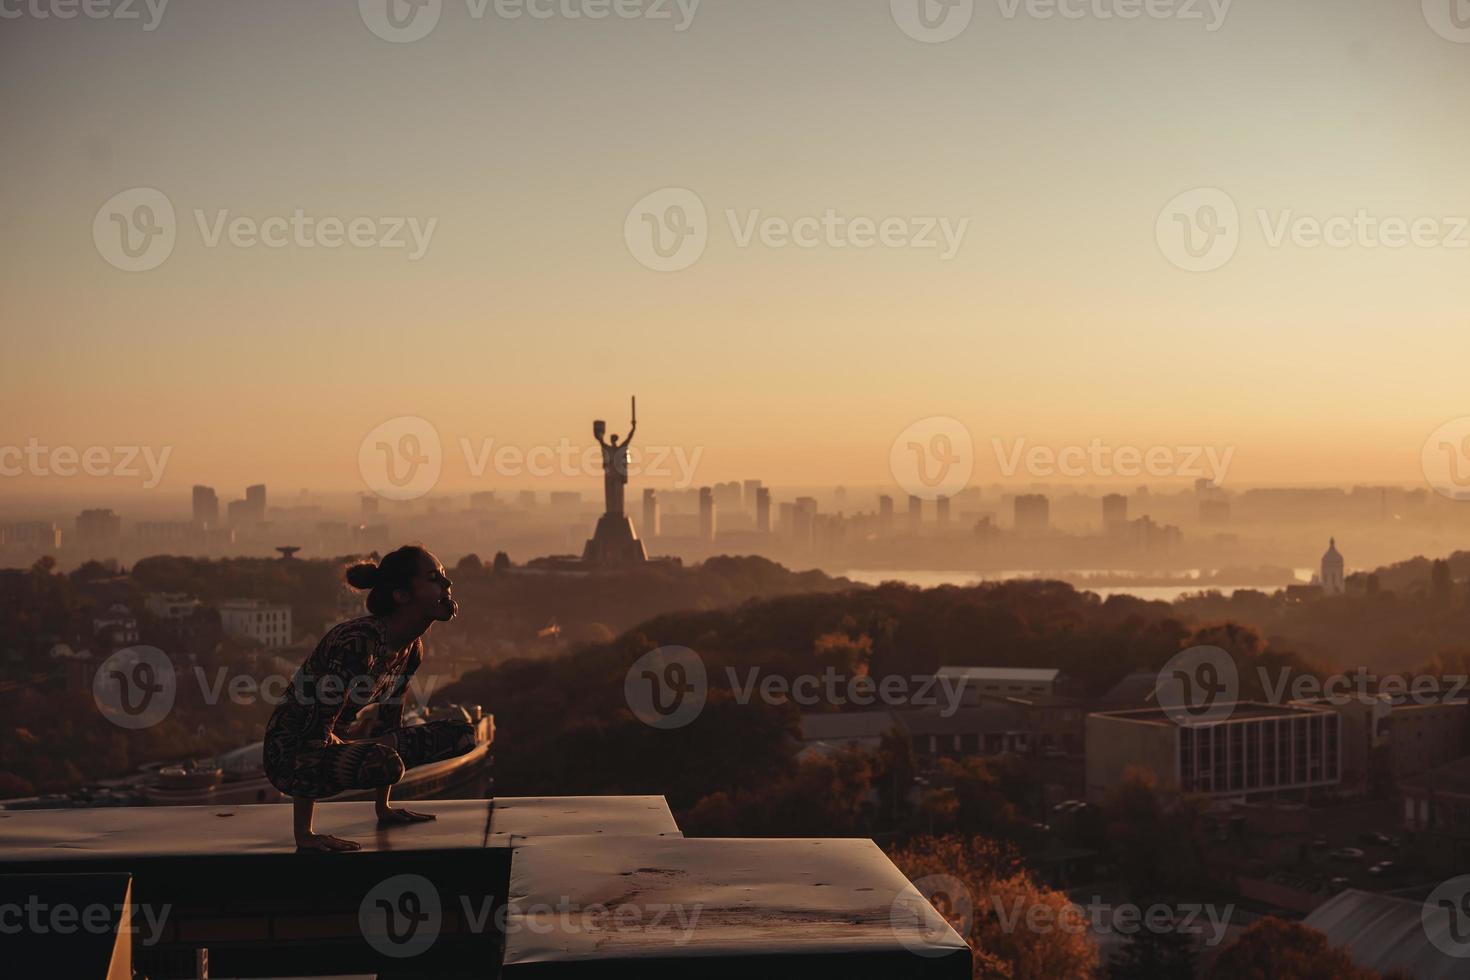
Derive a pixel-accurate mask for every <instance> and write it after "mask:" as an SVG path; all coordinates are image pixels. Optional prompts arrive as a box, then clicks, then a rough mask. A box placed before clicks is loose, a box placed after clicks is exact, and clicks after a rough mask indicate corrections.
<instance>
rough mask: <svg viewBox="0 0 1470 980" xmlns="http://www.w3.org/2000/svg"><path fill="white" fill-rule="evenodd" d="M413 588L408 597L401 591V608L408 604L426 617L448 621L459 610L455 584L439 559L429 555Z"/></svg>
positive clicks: (416, 577) (438, 620)
mask: <svg viewBox="0 0 1470 980" xmlns="http://www.w3.org/2000/svg"><path fill="white" fill-rule="evenodd" d="M412 585H413V588H412V590H411V591H409V592H408V594H407V598H404V597H403V593H401V592H400V594H399V597H400V600H401V605H400V608H402V607H403V606H407V607H408V608H410V609H413V610H414V611H415V612H417V613H418V614H419V615H420V616H422V617H423V618H425V619H428V620H432V621H436V622H441V623H447V622H449V620H451V619H453V618H454V616H455V613H457V612H459V603H457V602H455V601H454V595H453V593H452V591H451V590H452V589H453V584H452V583H451V582H450V581H449V575H448V574H447V573H446V572H445V571H444V566H443V565H441V564H440V563H439V559H437V558H435V557H434V556H433V555H429V556H428V557H427V558H425V559H424V564H423V567H422V568H421V569H420V571H419V574H418V575H417V576H415V577H414V580H413V583H412Z"/></svg>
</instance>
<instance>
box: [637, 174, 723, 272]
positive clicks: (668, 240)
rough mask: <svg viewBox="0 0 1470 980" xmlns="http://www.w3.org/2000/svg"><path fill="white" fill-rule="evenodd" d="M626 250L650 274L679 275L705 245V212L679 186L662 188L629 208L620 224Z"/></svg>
mask: <svg viewBox="0 0 1470 980" xmlns="http://www.w3.org/2000/svg"><path fill="white" fill-rule="evenodd" d="M623 240H624V241H625V242H626V243H627V245H628V251H629V252H631V253H632V254H633V258H635V259H637V260H638V261H639V263H640V264H642V265H643V266H644V267H645V268H649V269H652V270H653V271H654V272H681V271H683V270H684V269H687V268H689V267H690V266H691V265H693V264H694V263H696V262H698V261H699V260H700V258H701V257H702V256H703V255H704V250H705V248H706V247H707V246H708V245H709V212H708V211H706V210H705V206H704V201H703V199H701V198H700V196H699V195H698V194H696V193H694V192H693V191H691V190H688V189H686V188H683V187H665V188H664V189H663V190H659V191H654V192H653V193H652V194H649V195H648V196H647V197H645V198H643V199H642V200H641V201H639V202H638V203H637V204H635V205H633V207H632V209H631V210H629V211H628V217H627V220H626V221H624V222H623Z"/></svg>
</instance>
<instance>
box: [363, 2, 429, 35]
mask: <svg viewBox="0 0 1470 980" xmlns="http://www.w3.org/2000/svg"><path fill="white" fill-rule="evenodd" d="M357 12H358V13H359V14H361V15H362V22H363V23H364V24H366V25H367V29H368V30H370V31H372V32H373V33H374V34H376V35H377V36H378V37H380V38H382V39H383V40H385V41H392V42H393V43H394V44H409V43H411V42H413V41H420V40H422V39H424V38H426V37H428V36H429V34H430V32H431V31H433V30H434V28H435V27H437V26H438V25H439V15H440V14H442V13H443V12H444V0H357Z"/></svg>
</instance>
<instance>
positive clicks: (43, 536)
mask: <svg viewBox="0 0 1470 980" xmlns="http://www.w3.org/2000/svg"><path fill="white" fill-rule="evenodd" d="M0 545H7V546H9V547H12V548H31V549H35V550H37V551H54V550H55V549H57V548H60V547H61V528H59V527H57V526H56V525H55V524H52V523H51V522H49V521H16V522H13V523H9V524H0Z"/></svg>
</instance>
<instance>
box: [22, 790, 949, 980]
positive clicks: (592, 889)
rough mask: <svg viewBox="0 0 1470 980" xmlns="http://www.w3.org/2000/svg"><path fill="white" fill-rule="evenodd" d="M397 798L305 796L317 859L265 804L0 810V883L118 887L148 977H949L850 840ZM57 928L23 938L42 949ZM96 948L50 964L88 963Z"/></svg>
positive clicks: (889, 873)
mask: <svg viewBox="0 0 1470 980" xmlns="http://www.w3.org/2000/svg"><path fill="white" fill-rule="evenodd" d="M412 805H413V808H414V809H416V810H420V811H424V812H429V813H433V814H435V815H436V816H437V818H438V819H437V820H436V821H434V822H433V823H430V824H421V825H417V826H400V827H395V828H392V829H387V830H383V829H379V828H378V826H377V824H376V821H375V820H374V818H373V812H372V807H371V806H370V805H368V804H364V803H360V802H358V803H320V804H318V805H317V814H316V829H317V830H318V831H322V832H328V833H334V834H338V835H340V836H343V837H348V838H351V839H353V840H357V841H359V842H360V843H361V844H362V850H361V851H357V852H348V853H337V854H319V853H300V852H298V851H297V850H296V848H295V846H294V843H293V841H292V837H291V809H290V807H287V806H283V805H264V806H215V807H184V806H180V807H101V808H94V809H71V810H25V811H0V890H6V891H12V890H13V889H14V887H15V886H16V884H17V882H23V881H27V880H30V879H29V878H26V879H22V878H20V877H18V876H38V875H44V876H48V877H50V878H56V879H72V880H74V881H83V880H84V879H85V881H86V887H98V886H99V885H101V886H106V887H107V888H110V889H111V890H112V891H114V892H115V891H117V890H118V889H119V888H122V887H130V888H131V894H132V902H133V903H134V905H135V907H137V908H139V909H142V910H144V913H143V914H144V915H145V917H147V918H148V921H149V924H150V928H149V929H141V928H140V929H139V931H138V932H137V933H136V934H134V935H133V936H132V937H131V952H130V954H129V955H130V957H131V961H132V965H133V966H136V967H137V968H138V969H139V970H141V971H142V972H146V973H150V974H151V975H154V976H184V975H188V976H194V975H195V974H193V973H189V974H182V973H178V972H166V971H169V970H173V971H176V970H177V969H178V966H177V964H178V963H180V962H183V961H192V957H193V955H195V951H197V950H200V949H207V950H208V956H209V962H210V968H211V970H212V971H213V972H214V974H216V975H219V976H257V977H286V976H305V975H325V974H337V975H341V974H348V973H357V974H365V975H377V974H379V973H383V974H387V973H392V974H393V975H395V976H397V975H400V974H402V973H403V971H404V969H405V968H406V967H412V971H410V972H413V975H420V974H422V975H425V976H434V977H436V978H439V980H450V978H469V977H477V978H492V980H493V978H495V977H502V976H503V977H522V976H549V975H552V974H554V975H556V976H558V977H563V976H568V977H575V976H594V975H595V976H599V977H600V976H608V975H627V974H626V972H625V971H627V970H628V969H629V968H630V967H631V962H630V961H634V960H636V961H637V964H636V970H637V972H638V975H639V976H640V978H644V980H656V978H662V977H675V976H677V977H686V976H688V975H689V974H690V973H691V972H693V971H694V970H696V969H697V970H698V973H699V975H700V977H701V978H702V980H712V978H718V977H732V978H733V977H737V976H738V977H742V978H743V977H749V976H753V975H759V974H761V973H769V974H772V975H780V976H796V975H812V974H813V971H815V972H816V973H817V974H820V975H836V974H838V973H841V974H842V975H844V976H847V977H852V978H856V980H861V978H865V977H869V978H873V980H878V978H880V977H881V978H884V980H888V978H891V977H895V976H903V977H904V978H905V980H927V978H930V977H934V978H943V980H949V978H953V980H961V978H968V977H969V975H970V952H969V948H968V947H967V946H966V945H965V943H964V941H963V940H962V939H961V938H960V937H959V936H958V935H957V934H956V933H955V932H954V930H953V929H951V928H950V927H949V925H948V924H947V923H946V922H945V921H944V919H943V918H942V917H940V916H939V914H938V913H937V912H935V911H934V909H933V908H932V907H931V906H930V905H929V904H928V903H927V902H926V901H925V900H924V899H923V897H922V896H921V895H920V894H919V892H918V891H917V889H915V888H914V887H913V886H912V885H910V884H909V882H908V880H907V879H906V878H905V877H904V876H903V874H902V873H901V872H900V871H899V870H898V869H897V868H896V867H895V866H894V865H893V863H892V862H891V861H889V860H888V858H887V857H886V856H885V855H884V854H883V853H882V851H880V850H879V849H878V847H877V846H876V845H875V844H873V843H872V842H871V841H867V840H860V839H845V840H728V839H701V840H686V839H685V838H684V837H683V834H682V833H681V832H680V830H679V827H678V825H677V824H676V823H675V821H674V819H673V814H672V813H671V812H670V810H669V808H668V805H667V803H665V801H664V799H663V798H662V797H659V796H628V797H565V798H549V797H526V798H501V799H496V800H423V801H418V800H416V801H414V802H413V804H412ZM410 892H412V893H413V894H411V895H410V894H409V893H410ZM395 910H397V911H395ZM400 911H401V912H402V913H403V917H400V916H399V915H398V914H397V912H400ZM160 912H161V913H162V914H161V915H160V914H159V913H160ZM425 923H427V924H425ZM65 939H66V937H59V936H56V935H54V934H51V935H49V936H41V935H37V936H32V937H30V941H31V942H32V944H33V945H39V946H41V947H44V948H43V949H41V950H39V954H40V955H41V956H43V957H45V958H46V959H47V960H50V961H52V962H55V961H57V960H58V958H59V957H62V956H64V955H66V954H68V953H70V952H72V951H73V950H71V949H70V948H69V947H67V946H66V943H65ZM120 947H121V944H119V948H120ZM104 952H105V949H103V948H101V947H100V946H99V948H98V949H97V950H94V951H89V952H88V954H87V955H88V960H87V963H86V965H85V967H84V969H82V970H80V971H64V972H65V975H66V976H68V977H69V978H70V977H73V976H74V977H76V978H77V980H85V978H88V977H95V978H99V980H100V978H101V977H104V976H108V974H107V973H104V972H98V971H95V970H93V969H92V965H93V964H94V963H99V962H101V959H99V957H101V956H102V953H104ZM407 957H412V959H408V958H407ZM181 958H182V959H181ZM161 964H174V965H173V966H167V967H163V966H161ZM115 967H116V964H114V970H115ZM620 967H621V970H622V971H624V972H620V969H619V968H620ZM394 971H397V972H394ZM414 971H417V972H414ZM112 975H115V976H116V975H121V976H126V975H127V973H122V974H118V973H116V972H114V973H113V974H112Z"/></svg>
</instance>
